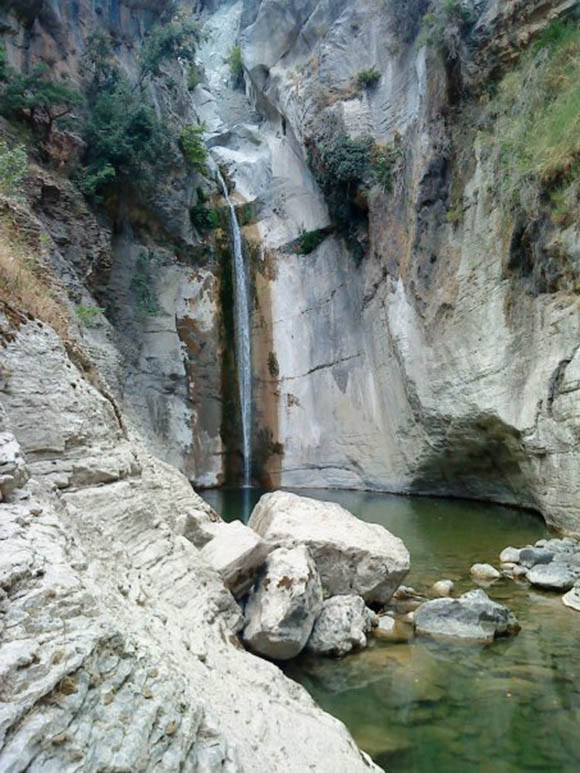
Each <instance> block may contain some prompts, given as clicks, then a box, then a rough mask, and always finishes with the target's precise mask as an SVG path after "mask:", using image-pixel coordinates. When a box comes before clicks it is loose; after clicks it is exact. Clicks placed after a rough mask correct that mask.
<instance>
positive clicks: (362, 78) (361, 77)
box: [356, 67, 381, 89]
mask: <svg viewBox="0 0 580 773" xmlns="http://www.w3.org/2000/svg"><path fill="white" fill-rule="evenodd" d="M380 79H381V73H380V70H377V68H376V67H371V68H370V70H361V71H360V72H359V73H358V75H357V76H356V82H357V85H358V86H360V87H361V88H365V89H370V88H372V87H373V86H376V85H377V83H378V82H379V81H380Z"/></svg>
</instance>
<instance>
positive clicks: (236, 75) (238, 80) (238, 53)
mask: <svg viewBox="0 0 580 773" xmlns="http://www.w3.org/2000/svg"><path fill="white" fill-rule="evenodd" d="M228 63H229V65H230V73H231V78H232V84H233V86H234V88H238V89H241V88H242V87H243V85H244V63H243V61H242V49H241V46H234V47H233V48H232V50H231V51H230V55H229V56H228Z"/></svg>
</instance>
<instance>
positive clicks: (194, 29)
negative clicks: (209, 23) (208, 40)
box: [139, 18, 201, 84]
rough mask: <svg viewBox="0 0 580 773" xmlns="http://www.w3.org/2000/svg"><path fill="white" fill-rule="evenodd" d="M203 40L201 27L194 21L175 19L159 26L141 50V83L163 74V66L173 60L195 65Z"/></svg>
mask: <svg viewBox="0 0 580 773" xmlns="http://www.w3.org/2000/svg"><path fill="white" fill-rule="evenodd" d="M200 40H201V32H200V29H199V26H198V25H197V24H196V23H195V22H194V21H193V20H192V19H182V18H174V19H173V20H171V21H170V22H168V23H162V24H157V25H155V26H154V27H153V29H152V30H151V32H150V33H149V34H148V36H147V38H146V40H145V44H144V45H143V48H142V50H141V55H140V58H139V59H140V67H141V72H140V75H139V83H140V84H141V83H143V81H144V80H145V79H146V78H147V77H149V76H153V77H157V76H159V75H160V74H161V66H162V65H163V64H164V63H165V62H168V61H171V60H180V61H182V62H184V63H190V64H191V63H193V62H194V61H195V53H196V48H197V44H198V43H199V41H200Z"/></svg>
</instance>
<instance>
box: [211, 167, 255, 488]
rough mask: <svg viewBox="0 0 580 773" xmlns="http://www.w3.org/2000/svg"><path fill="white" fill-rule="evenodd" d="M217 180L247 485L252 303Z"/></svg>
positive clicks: (234, 222)
mask: <svg viewBox="0 0 580 773" xmlns="http://www.w3.org/2000/svg"><path fill="white" fill-rule="evenodd" d="M217 176H218V181H219V183H220V185H221V187H222V191H223V194H224V197H225V200H226V201H227V204H228V207H229V210H230V228H231V232H232V245H233V250H234V326H235V336H236V364H237V371H238V386H239V390H240V410H241V418H242V452H243V455H244V480H243V483H244V487H247V486H249V485H250V483H251V479H250V474H251V464H252V436H251V432H252V350H251V341H250V304H249V297H248V277H247V273H246V264H245V261H244V251H243V249H242V234H241V231H240V225H239V223H238V218H237V216H236V210H235V208H234V205H233V204H232V202H231V200H230V197H229V194H228V189H227V186H226V184H225V182H224V179H223V177H222V176H221V174H220V173H219V171H218V173H217Z"/></svg>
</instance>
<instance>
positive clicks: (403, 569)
mask: <svg viewBox="0 0 580 773" xmlns="http://www.w3.org/2000/svg"><path fill="white" fill-rule="evenodd" d="M202 552H203V556H204V558H206V560H208V561H209V562H210V563H211V564H212V565H213V566H214V567H215V568H216V569H217V570H218V571H219V572H220V574H221V576H222V578H223V579H224V581H225V583H226V585H227V586H228V587H229V588H230V590H231V591H232V593H233V594H234V595H235V596H236V598H237V599H238V600H239V601H240V604H241V606H242V608H243V609H244V616H245V621H246V622H245V626H244V630H243V639H244V641H245V643H246V645H247V646H248V647H249V649H251V650H252V651H253V652H256V653H258V654H260V655H263V656H265V657H268V658H272V659H275V660H288V659H290V658H293V657H296V655H298V654H299V653H300V652H302V650H304V649H306V650H308V651H309V652H313V653H317V654H322V655H334V656H340V655H345V654H347V653H348V652H351V651H353V650H359V649H362V648H363V647H365V646H366V644H367V634H369V633H370V632H371V630H372V629H373V628H374V627H376V626H377V625H378V622H379V621H378V618H377V616H376V615H375V614H374V612H372V611H371V609H369V608H368V607H367V604H373V605H380V606H382V605H384V604H386V603H387V602H388V601H389V599H390V598H391V596H392V595H393V593H394V592H395V591H396V589H397V588H398V587H399V586H400V584H401V581H402V580H403V579H404V577H405V576H406V574H407V573H408V571H409V568H410V561H409V553H408V551H407V549H406V548H405V546H404V544H403V543H402V541H401V540H400V539H398V538H397V537H394V536H393V535H392V534H390V533H389V532H388V531H387V530H386V529H384V528H383V527H382V526H379V525H378V524H372V523H365V522H364V521H360V520H358V519H357V518H355V517H354V516H353V515H351V514H350V513H349V512H348V511H347V510H345V509H344V508H342V507H340V505H337V504H334V503H331V502H319V501H317V500H314V499H309V498H307V497H300V496H297V495H296V494H291V493H288V492H282V491H277V492H275V493H272V494H266V495H264V496H263V497H262V498H261V499H260V501H259V503H258V504H257V506H256V508H255V509H254V511H253V513H252V516H251V518H250V521H249V523H248V526H243V525H242V524H241V523H236V524H230V525H224V526H222V527H221V529H220V530H219V531H218V533H217V534H216V536H215V537H214V539H212V540H211V541H210V542H209V543H208V544H207V545H206V546H205V547H204V549H203V551H202Z"/></svg>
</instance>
